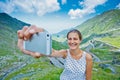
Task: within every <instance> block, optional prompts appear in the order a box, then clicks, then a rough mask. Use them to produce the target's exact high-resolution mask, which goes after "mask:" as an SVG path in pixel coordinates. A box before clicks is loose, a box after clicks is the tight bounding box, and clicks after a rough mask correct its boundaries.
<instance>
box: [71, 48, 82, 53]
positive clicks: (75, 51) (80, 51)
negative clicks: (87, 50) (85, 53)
mask: <svg viewBox="0 0 120 80" xmlns="http://www.w3.org/2000/svg"><path fill="white" fill-rule="evenodd" d="M70 53H71V54H72V55H78V54H82V50H81V49H79V48H78V49H75V50H72V49H70Z"/></svg>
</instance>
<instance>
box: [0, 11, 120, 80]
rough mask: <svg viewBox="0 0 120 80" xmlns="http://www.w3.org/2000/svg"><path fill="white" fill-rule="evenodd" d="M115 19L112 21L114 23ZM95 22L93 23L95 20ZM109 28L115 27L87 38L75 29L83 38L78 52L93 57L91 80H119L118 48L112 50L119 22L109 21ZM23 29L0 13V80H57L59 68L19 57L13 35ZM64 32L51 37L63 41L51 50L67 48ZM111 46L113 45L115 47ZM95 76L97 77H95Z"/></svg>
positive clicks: (22, 55) (43, 61) (13, 20)
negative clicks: (89, 54) (86, 53)
mask: <svg viewBox="0 0 120 80" xmlns="http://www.w3.org/2000/svg"><path fill="white" fill-rule="evenodd" d="M110 12H112V13H114V14H116V15H117V14H118V13H119V10H112V11H108V12H105V13H104V14H108V13H109V14H110ZM112 13H111V15H109V16H110V17H111V16H112ZM101 15H103V14H101ZM101 15H98V16H100V17H101ZM103 16H104V15H103ZM106 16H107V15H106ZM118 16H119V15H118ZM96 17H97V16H96ZM94 18H95V17H94ZM98 18H99V17H98ZM101 18H102V17H101ZM117 18H119V17H117ZM117 18H116V19H117ZM113 19H115V18H113ZM116 19H115V21H117V20H118V19H117V20H116ZM91 20H92V19H89V20H87V21H86V22H85V23H86V26H87V25H89V26H90V25H93V24H97V23H95V22H94V21H91ZM95 20H96V21H97V19H95ZM106 20H107V19H106ZM111 21H112V20H111ZM87 22H90V23H92V22H94V23H92V24H90V23H89V24H87ZM98 22H99V21H98ZM103 23H104V22H103ZM83 24H84V23H83ZM99 24H100V23H99ZM113 24H115V28H112V27H110V28H108V29H106V30H104V31H103V32H100V31H99V29H98V32H97V31H95V30H94V32H89V34H87V33H86V30H87V28H85V29H84V28H82V27H81V26H80V25H79V26H77V27H75V28H77V29H79V30H81V32H82V34H83V36H86V37H84V39H83V43H82V45H84V47H83V48H82V49H84V50H86V51H88V52H90V53H92V54H94V56H93V60H94V65H93V77H92V80H96V79H98V80H104V79H106V80H119V79H120V77H119V73H120V68H119V62H120V59H119V57H120V55H119V53H120V52H119V50H118V51H117V50H116V51H115V49H118V47H119V46H117V47H116V44H117V45H119V43H120V42H118V41H120V37H119V35H120V29H119V26H117V25H119V20H118V22H114V21H113V23H111V24H110V25H113ZM116 24H117V25H116ZM24 25H29V24H27V23H24V22H22V21H20V20H17V19H15V18H13V17H11V16H9V15H8V14H6V13H0V80H30V79H32V80H33V79H34V80H48V79H49V80H59V77H60V74H61V72H62V71H63V69H62V68H58V67H56V66H54V65H52V64H54V63H52V62H51V61H50V60H49V59H48V58H46V57H41V58H40V59H34V58H33V57H30V56H28V55H25V54H23V53H21V52H20V51H19V49H18V48H17V46H16V45H17V34H16V31H17V30H18V29H21V28H22V26H24ZM81 25H82V24H81ZM84 25H85V24H84ZM89 26H88V27H89ZM116 26H117V27H116ZM104 27H105V26H104ZM92 28H93V27H92ZM96 28H97V27H96ZM98 28H99V27H98ZM90 29H91V28H90ZM84 30H85V32H84ZM91 30H92V29H91ZM68 31H69V30H64V31H63V32H60V33H59V34H57V35H56V34H54V35H55V36H57V39H59V38H62V39H63V42H62V43H60V42H57V41H56V39H55V40H53V42H52V44H53V46H52V47H53V48H54V49H57V50H60V49H66V48H68V46H66V39H65V36H66V35H65V34H66V33H67V32H68ZM87 31H89V30H87ZM54 35H53V36H54ZM61 35H62V36H61ZM62 39H61V40H62ZM61 40H60V41H61ZM108 41H109V43H110V44H111V43H112V44H111V45H109V44H108ZM106 43H107V44H106ZM113 45H115V47H114V46H113ZM111 51H112V52H111ZM55 59H56V60H57V62H58V63H61V64H63V63H62V61H61V60H60V59H58V58H55ZM55 59H54V60H55ZM96 62H97V63H96ZM58 65H59V64H58ZM98 73H99V75H97V74H98ZM113 73H114V74H113Z"/></svg>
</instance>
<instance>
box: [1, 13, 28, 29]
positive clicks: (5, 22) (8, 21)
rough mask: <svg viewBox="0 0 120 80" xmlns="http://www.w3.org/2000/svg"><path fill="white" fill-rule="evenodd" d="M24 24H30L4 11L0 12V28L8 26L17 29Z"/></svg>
mask: <svg viewBox="0 0 120 80" xmlns="http://www.w3.org/2000/svg"><path fill="white" fill-rule="evenodd" d="M25 25H30V24H27V23H25V22H22V21H20V20H18V19H16V18H12V17H11V16H9V15H8V14H6V13H0V29H1V28H5V27H9V28H11V29H13V30H19V29H21V28H22V27H23V26H25Z"/></svg>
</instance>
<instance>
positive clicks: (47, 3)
mask: <svg viewBox="0 0 120 80" xmlns="http://www.w3.org/2000/svg"><path fill="white" fill-rule="evenodd" d="M116 8H117V9H120V0H0V13H1V12H5V13H7V14H9V15H11V16H12V17H14V18H17V19H19V20H21V21H23V22H27V23H30V24H34V25H37V26H39V27H42V28H44V29H46V30H48V31H49V32H50V33H56V32H59V31H61V30H63V29H68V28H72V27H75V26H77V25H79V24H81V23H82V22H84V21H85V20H87V19H89V18H92V17H94V16H96V15H98V14H101V13H102V12H104V11H108V10H111V9H116Z"/></svg>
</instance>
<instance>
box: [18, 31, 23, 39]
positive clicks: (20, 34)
mask: <svg viewBox="0 0 120 80" xmlns="http://www.w3.org/2000/svg"><path fill="white" fill-rule="evenodd" d="M17 35H18V38H19V39H22V38H23V35H22V30H18V31H17Z"/></svg>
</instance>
